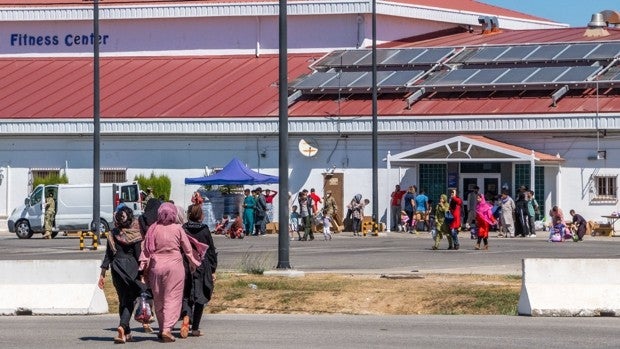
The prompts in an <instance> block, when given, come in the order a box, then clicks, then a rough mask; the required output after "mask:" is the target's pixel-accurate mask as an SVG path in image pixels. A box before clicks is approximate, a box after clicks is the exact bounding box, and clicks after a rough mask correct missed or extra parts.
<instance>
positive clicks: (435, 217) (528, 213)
mask: <svg viewBox="0 0 620 349" xmlns="http://www.w3.org/2000/svg"><path fill="white" fill-rule="evenodd" d="M467 204H468V205H467V208H468V211H467V215H466V217H463V218H465V219H464V220H461V216H462V206H463V200H462V199H461V198H460V197H459V196H458V195H457V193H456V190H455V189H451V190H450V191H449V198H448V195H445V194H442V195H441V196H440V198H439V202H438V203H437V205H434V204H433V201H432V200H430V199H429V198H428V196H426V195H425V193H424V190H423V189H421V190H420V191H419V192H418V191H417V187H416V186H415V185H412V186H409V187H408V188H407V190H401V187H400V185H396V186H395V188H394V191H393V192H392V194H391V205H390V215H391V230H392V231H401V232H409V233H414V232H416V233H417V231H419V230H420V229H425V230H426V229H429V230H430V232H431V236H432V238H433V240H434V242H435V243H434V245H433V247H432V248H433V249H438V248H439V244H440V241H441V240H442V239H443V237H444V236H445V237H446V239H447V240H448V249H459V240H458V233H459V230H460V229H461V228H462V226H464V227H465V228H467V229H470V231H471V232H472V235H471V236H472V239H475V240H476V243H475V245H474V249H477V250H478V249H484V250H488V248H489V245H488V238H489V231H490V230H492V229H494V228H495V229H498V230H499V234H498V236H499V237H516V236H520V237H526V236H528V237H536V225H535V217H536V215H537V214H539V213H540V212H539V205H538V202H537V201H536V199H535V197H534V191H532V190H528V189H527V188H526V187H525V186H521V187H520V188H519V191H518V194H517V200H516V201H514V200H513V199H512V198H511V197H510V195H509V194H508V190H507V189H506V188H504V190H502V192H501V195H500V196H499V197H498V198H497V199H496V200H489V201H487V198H486V197H485V195H484V194H482V193H480V188H479V187H478V186H474V187H473V188H472V191H471V192H470V193H469V194H468V196H467ZM570 214H571V216H572V223H573V224H572V226H573V228H574V229H575V241H581V240H582V239H583V236H584V235H585V232H586V220H585V219H584V218H583V217H582V216H581V215H579V214H577V213H575V211H574V210H571V211H570ZM549 216H550V218H551V227H552V229H553V227H556V226H557V228H555V229H556V230H558V229H565V227H566V223H565V221H564V216H563V214H562V210H561V209H559V208H558V207H557V206H554V207H553V208H552V209H551V210H550V211H549Z"/></svg>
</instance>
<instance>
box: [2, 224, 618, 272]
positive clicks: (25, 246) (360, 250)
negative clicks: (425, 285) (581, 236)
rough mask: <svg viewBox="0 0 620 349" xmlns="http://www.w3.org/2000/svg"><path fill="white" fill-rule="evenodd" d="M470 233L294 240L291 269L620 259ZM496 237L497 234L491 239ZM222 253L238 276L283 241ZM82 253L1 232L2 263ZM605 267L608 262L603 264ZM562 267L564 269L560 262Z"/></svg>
mask: <svg viewBox="0 0 620 349" xmlns="http://www.w3.org/2000/svg"><path fill="white" fill-rule="evenodd" d="M468 235H469V234H467V235H466V234H465V233H461V234H460V239H461V249H460V250H458V251H454V250H450V251H449V250H446V249H445V248H446V247H447V242H446V241H445V240H444V241H443V243H442V245H441V249H440V250H437V251H433V250H431V246H432V241H431V238H430V236H429V235H428V234H427V233H421V234H420V235H410V234H402V233H385V234H382V236H379V237H374V236H366V237H353V236H352V234H351V233H341V234H337V235H335V236H334V239H333V240H331V241H323V240H322V235H317V236H316V239H315V240H314V241H290V248H289V263H290V265H291V267H292V268H294V269H298V270H302V271H305V272H338V273H371V274H381V273H402V272H407V273H408V272H412V271H415V272H420V273H468V274H469V273H473V274H515V275H520V274H521V260H522V259H523V258H598V259H605V258H618V257H620V238H614V237H590V236H586V238H585V241H583V242H578V243H575V242H572V241H566V242H562V243H551V242H547V241H546V239H547V234H546V233H545V232H539V234H538V237H536V238H514V239H505V238H493V237H492V238H491V239H490V249H489V251H476V250H474V249H473V245H474V241H473V240H470V239H469V236H468ZM492 236H494V234H492ZM214 239H215V240H214V241H215V244H216V247H217V249H218V252H219V256H218V259H219V266H218V270H219V271H238V270H241V267H242V264H243V263H247V262H248V261H249V262H251V263H262V264H263V265H264V267H265V268H266V269H273V268H275V267H276V266H277V265H278V237H277V235H275V234H274V235H267V236H264V237H246V238H245V239H243V240H231V239H228V238H225V237H224V236H221V235H216V236H214ZM90 244H91V240H90V239H86V241H85V245H86V248H85V249H84V250H83V251H80V249H79V239H78V238H77V237H73V236H62V234H60V235H59V236H58V237H57V238H55V239H52V240H43V239H41V238H40V236H39V235H35V236H34V237H33V238H31V239H27V240H21V239H18V238H17V237H16V236H15V235H13V234H10V233H8V232H2V233H0V259H2V260H23V259H101V258H102V257H103V251H104V249H105V240H102V246H100V248H99V249H98V250H97V251H93V250H91V249H89V248H88V246H90ZM602 263H603V261H602ZM558 268H562V265H561V261H560V262H559V265H558Z"/></svg>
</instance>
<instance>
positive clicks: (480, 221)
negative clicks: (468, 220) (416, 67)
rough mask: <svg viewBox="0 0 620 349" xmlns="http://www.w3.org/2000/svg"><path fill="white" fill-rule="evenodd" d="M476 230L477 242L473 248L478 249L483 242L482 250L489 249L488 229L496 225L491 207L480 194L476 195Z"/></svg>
mask: <svg viewBox="0 0 620 349" xmlns="http://www.w3.org/2000/svg"><path fill="white" fill-rule="evenodd" d="M476 202H477V204H476V228H478V241H477V242H476V245H475V246H474V248H475V249H476V250H479V249H480V242H482V241H484V247H483V248H484V249H485V250H488V249H489V241H488V240H489V228H490V227H491V225H494V224H496V223H497V222H496V220H495V217H493V211H492V208H493V205H491V204H489V203H488V202H486V200H485V199H484V195H482V194H481V193H478V194H476Z"/></svg>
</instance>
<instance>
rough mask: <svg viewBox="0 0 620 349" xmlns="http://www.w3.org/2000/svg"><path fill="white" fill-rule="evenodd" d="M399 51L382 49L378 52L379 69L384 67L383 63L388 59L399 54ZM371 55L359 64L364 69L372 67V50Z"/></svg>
mask: <svg viewBox="0 0 620 349" xmlns="http://www.w3.org/2000/svg"><path fill="white" fill-rule="evenodd" d="M398 51H400V50H398V49H381V50H377V67H378V66H380V65H382V62H383V61H385V60H386V59H388V58H389V57H392V56H394V55H395V54H397V53H398ZM369 52H370V54H369V55H367V56H365V57H364V58H363V59H362V60H360V61H359V62H358V65H359V66H363V67H372V50H370V51H369Z"/></svg>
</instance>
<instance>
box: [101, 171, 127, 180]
mask: <svg viewBox="0 0 620 349" xmlns="http://www.w3.org/2000/svg"><path fill="white" fill-rule="evenodd" d="M99 177H100V178H99V182H101V183H124V182H127V170H126V169H116V168H105V169H101V172H99Z"/></svg>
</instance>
